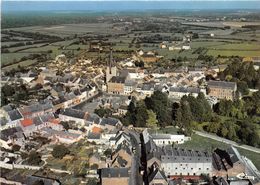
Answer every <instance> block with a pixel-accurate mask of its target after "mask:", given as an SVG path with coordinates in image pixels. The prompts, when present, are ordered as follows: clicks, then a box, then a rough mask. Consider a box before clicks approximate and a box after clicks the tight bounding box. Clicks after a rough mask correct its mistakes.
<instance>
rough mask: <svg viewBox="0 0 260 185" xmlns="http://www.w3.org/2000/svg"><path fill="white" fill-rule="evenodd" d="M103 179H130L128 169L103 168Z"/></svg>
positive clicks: (101, 171)
mask: <svg viewBox="0 0 260 185" xmlns="http://www.w3.org/2000/svg"><path fill="white" fill-rule="evenodd" d="M100 176H101V178H124V177H129V173H128V168H102V169H101V170H100Z"/></svg>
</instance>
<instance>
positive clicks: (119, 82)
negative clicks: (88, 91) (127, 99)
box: [107, 76, 126, 94]
mask: <svg viewBox="0 0 260 185" xmlns="http://www.w3.org/2000/svg"><path fill="white" fill-rule="evenodd" d="M125 80H126V77H122V76H113V77H112V78H111V79H110V80H109V82H108V83H107V92H108V93H111V94H124V90H125Z"/></svg>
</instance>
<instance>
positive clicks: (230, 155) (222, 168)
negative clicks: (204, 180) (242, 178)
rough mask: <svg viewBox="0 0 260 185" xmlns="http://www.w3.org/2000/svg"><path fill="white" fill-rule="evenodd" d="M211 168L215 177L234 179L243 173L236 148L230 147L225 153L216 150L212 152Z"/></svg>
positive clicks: (243, 169)
mask: <svg viewBox="0 0 260 185" xmlns="http://www.w3.org/2000/svg"><path fill="white" fill-rule="evenodd" d="M212 157H213V167H214V175H215V176H221V177H225V176H229V177H236V176H237V175H238V174H241V173H244V172H245V165H244V163H243V160H242V156H240V154H239V152H238V151H237V149H236V148H234V147H231V148H229V149H228V150H227V151H225V150H221V149H218V148H217V149H216V150H215V151H214V152H213V155H212Z"/></svg>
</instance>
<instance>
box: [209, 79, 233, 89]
mask: <svg viewBox="0 0 260 185" xmlns="http://www.w3.org/2000/svg"><path fill="white" fill-rule="evenodd" d="M208 86H209V87H218V88H223V89H234V88H235V87H236V82H226V81H213V80H210V81H208Z"/></svg>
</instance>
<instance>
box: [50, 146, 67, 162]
mask: <svg viewBox="0 0 260 185" xmlns="http://www.w3.org/2000/svg"><path fill="white" fill-rule="evenodd" d="M69 153H70V151H69V149H68V148H67V147H66V146H64V145H56V146H54V148H53V151H52V153H51V154H52V156H53V157H55V158H59V159H62V158H63V157H64V156H65V155H67V154H69Z"/></svg>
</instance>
